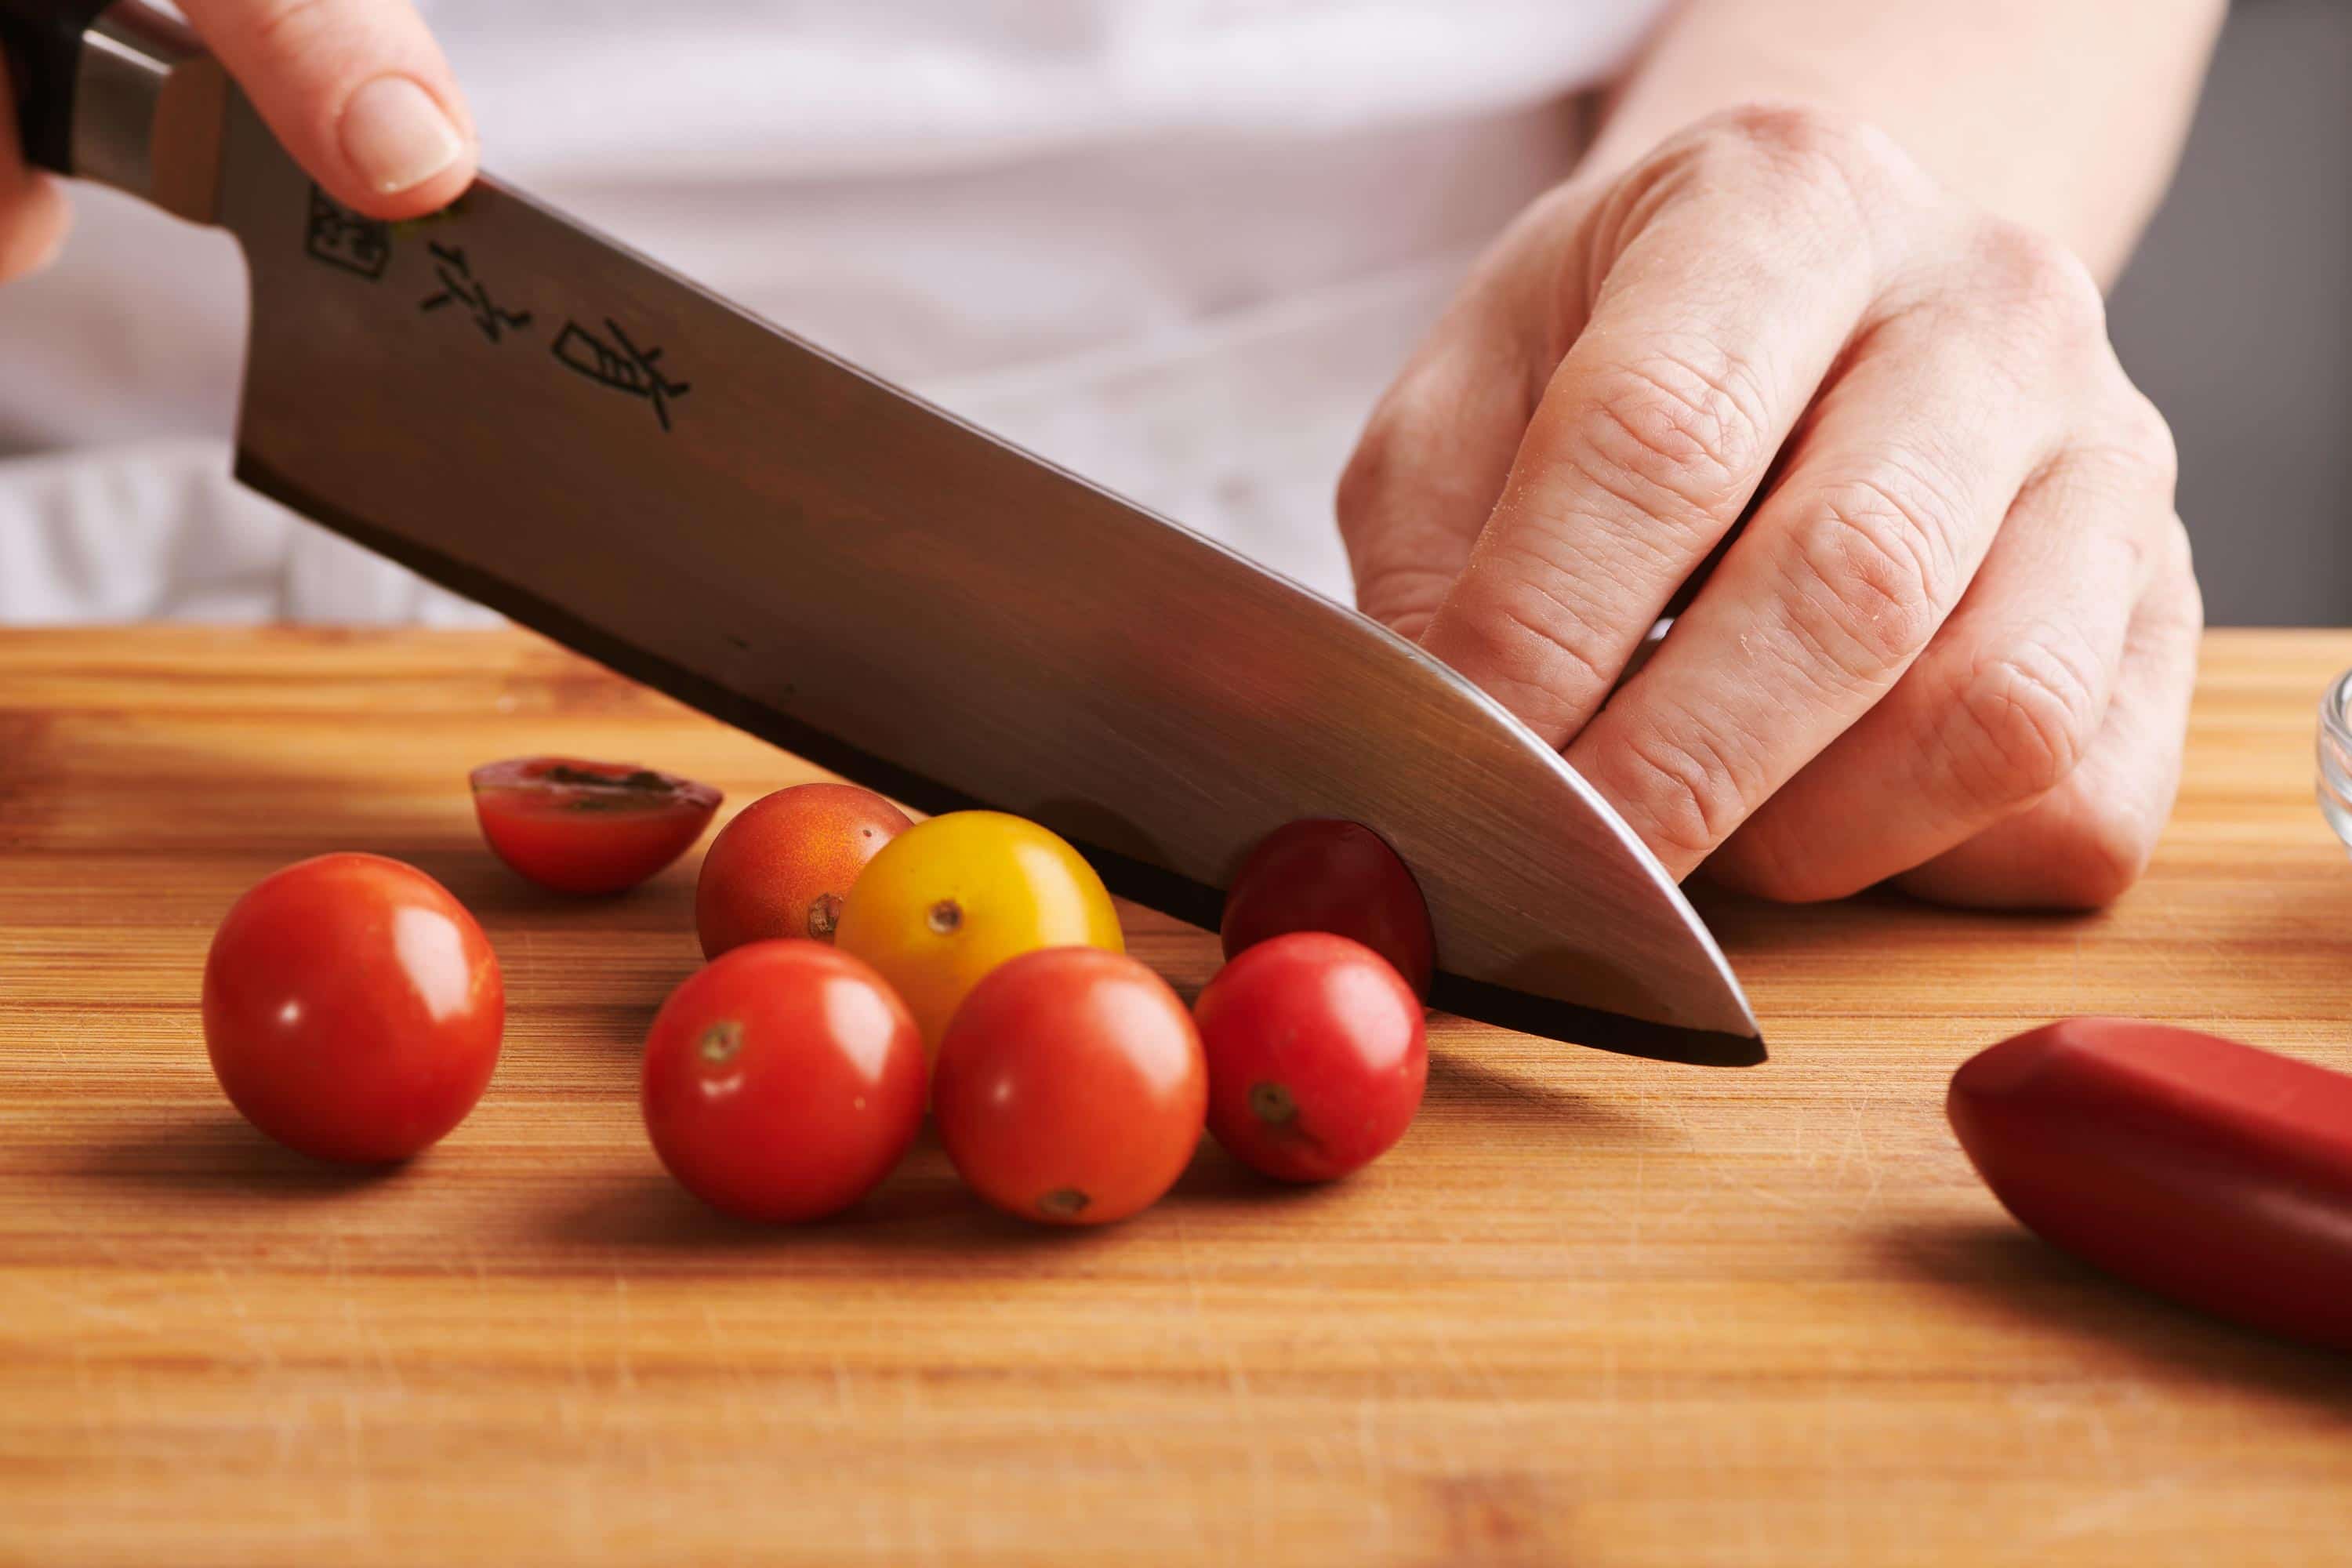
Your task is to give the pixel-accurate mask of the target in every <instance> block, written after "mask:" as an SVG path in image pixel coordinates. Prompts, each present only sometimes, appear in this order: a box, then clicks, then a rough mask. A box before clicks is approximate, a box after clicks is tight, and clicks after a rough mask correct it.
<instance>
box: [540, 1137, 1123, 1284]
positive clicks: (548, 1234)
mask: <svg viewBox="0 0 2352 1568" xmlns="http://www.w3.org/2000/svg"><path fill="white" fill-rule="evenodd" d="M1104 1234H1105V1232H1104V1231H1103V1230H1100V1229H1084V1228H1079V1229H1057V1228H1054V1227H1050V1226H1036V1225H1030V1224H1028V1223H1026V1222H1025V1221H1023V1220H1018V1219H1015V1218H1013V1216H1012V1215H1007V1214H1003V1213H1000V1212H998V1211H997V1210H995V1209H993V1208H991V1207H990V1206H989V1205H986V1204H984V1203H982V1201H981V1200H980V1199H979V1198H978V1197H975V1196H974V1195H973V1194H971V1193H970V1192H967V1191H966V1190H964V1188H963V1187H962V1186H961V1185H960V1184H958V1183H957V1182H956V1180H955V1178H954V1177H953V1176H952V1175H951V1174H949V1173H946V1172H945V1170H944V1163H943V1162H942V1169H941V1170H940V1171H938V1172H932V1171H929V1170H927V1169H924V1170H917V1171H914V1172H911V1173H910V1172H908V1171H905V1170H901V1171H900V1172H898V1173H896V1174H894V1175H893V1176H892V1177H891V1178H890V1179H889V1180H888V1181H887V1182H885V1183H884V1184H882V1185H881V1187H880V1188H879V1189H877V1191H875V1192H874V1193H872V1194H868V1195H867V1196H866V1198H865V1199H864V1200H863V1201H861V1202H859V1203H857V1204H856V1205H853V1206H852V1207H850V1208H849V1209H848V1210H847V1211H846V1212H845V1213H842V1214H838V1215H833V1216H832V1217H830V1218H827V1219H821V1220H815V1221H812V1222H809V1223H806V1224H801V1225H762V1224H759V1223H757V1222H754V1221H750V1220H740V1219H734V1218H730V1217H729V1216H728V1215H722V1214H719V1212H718V1211H716V1210H714V1209H712V1208H710V1207H709V1205H706V1204H704V1203H702V1202H701V1201H700V1200H699V1199H698V1198H696V1197H695V1196H694V1195H693V1194H690V1193H688V1191H687V1190H686V1189H685V1188H683V1187H681V1186H679V1185H678V1184H677V1183H676V1182H674V1181H672V1180H670V1178H669V1177H668V1176H667V1175H666V1174H664V1173H660V1172H650V1171H648V1172H639V1173H633V1174H631V1175H628V1176H624V1177H615V1178H614V1179H613V1180H611V1181H608V1182H605V1183H602V1184H598V1185H596V1186H594V1187H593V1188H590V1189H587V1190H584V1191H582V1192H579V1193H578V1194H575V1196H574V1199H573V1201H572V1202H569V1203H567V1204H566V1205H564V1206H563V1207H562V1208H560V1209H556V1210H553V1211H551V1213H549V1214H548V1215H546V1217H545V1219H544V1221H543V1223H542V1226H541V1230H540V1235H541V1237H543V1238H544V1239H546V1240H548V1241H551V1242H554V1243H557V1244H559V1245H562V1246H566V1247H589V1248H598V1249H604V1248H610V1249H613V1250H616V1251H621V1252H625V1253H629V1254H633V1255H635V1256H638V1257H641V1258H668V1259H673V1260H676V1261H679V1262H697V1263H699V1264H704V1265H707V1264H709V1262H710V1261H711V1260H712V1259H713V1258H735V1259H738V1260H742V1259H747V1258H777V1259H782V1258H793V1257H797V1258H803V1259H805V1260H807V1261H810V1262H816V1261H818V1260H819V1259H821V1258H823V1257H824V1256H825V1255H833V1256H840V1255H844V1254H847V1255H851V1256H853V1257H857V1258H871V1257H873V1256H874V1255H876V1254H878V1253H893V1252H898V1253H905V1254H907V1255H908V1257H910V1258H926V1259H936V1260H940V1261H941V1263H942V1267H943V1268H945V1269H947V1270H949V1271H952V1269H953V1268H956V1267H958V1264H957V1262H956V1260H958V1259H961V1260H962V1264H963V1265H965V1266H968V1265H969V1264H970V1263H971V1261H972V1260H973V1259H975V1258H985V1257H991V1256H1010V1255H1019V1254H1023V1253H1028V1252H1034V1251H1038V1250H1041V1249H1044V1248H1049V1247H1055V1248H1068V1247H1087V1246H1088V1245H1090V1244H1091V1243H1090V1240H1089V1238H1099V1237H1102V1236H1103V1235H1104Z"/></svg>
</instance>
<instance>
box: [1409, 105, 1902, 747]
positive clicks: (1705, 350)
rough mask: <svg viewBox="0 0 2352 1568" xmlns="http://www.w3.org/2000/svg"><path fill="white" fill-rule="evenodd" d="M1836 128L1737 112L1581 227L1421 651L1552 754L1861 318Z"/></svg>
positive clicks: (1747, 485)
mask: <svg viewBox="0 0 2352 1568" xmlns="http://www.w3.org/2000/svg"><path fill="white" fill-rule="evenodd" d="M1844 135H1845V133H1843V132H1838V131H1834V130H1832V129H1829V128H1826V127H1824V126H1822V125H1821V124H1820V123H1818V122H1817V121H1816V120H1815V119H1814V117H1812V116H1810V115H1807V114H1804V113H1801V112H1798V111H1793V110H1790V111H1779V110H1752V111H1747V112H1746V113H1744V114H1742V115H1740V116H1737V117H1734V118H1732V119H1729V120H1727V121H1718V122H1717V124H1716V125H1715V126H1713V127H1712V128H1710V129H1707V130H1703V131H1701V132H1696V133H1695V134H1694V136H1693V137H1692V138H1691V139H1690V141H1689V142H1687V143H1686V144H1685V145H1683V146H1681V147H1679V148H1669V149H1668V150H1667V151H1666V152H1664V153H1662V154H1661V155H1660V157H1659V159H1658V160H1656V161H1655V163H1654V165H1653V166H1652V167H1651V169H1650V170H1649V171H1648V172H1647V173H1646V174H1643V175H1641V176H1637V177H1636V178H1635V179H1634V180H1633V182H1631V183H1630V184H1627V185H1626V186H1625V187H1623V188H1622V190H1621V192H1620V194H1619V195H1617V196H1614V197H1612V198H1611V200H1610V201H1609V202H1608V203H1606V204H1604V205H1603V207H1602V208H1601V210H1600V211H1599V212H1598V213H1596V214H1595V215H1594V216H1592V217H1591V219H1590V220H1588V226H1590V227H1591V229H1592V230H1593V231H1594V237H1593V238H1592V240H1591V243H1592V244H1593V245H1594V246H1596V247H1600V248H1601V249H1602V250H1603V252H1604V254H1603V257H1602V260H1603V262H1604V263H1605V272H1604V274H1603V277H1602V280H1601V286H1600V289H1599V291H1598V295H1597V298H1596V299H1595V300H1594V301H1593V304H1592V308H1591V313H1590V316H1589V319H1588V320H1587V321H1585V322H1584V323H1583V326H1582V330H1581V331H1579V332H1578V333H1577V334H1576V337H1575V340H1574V342H1572V343H1571V344H1570V346H1569V347H1568V350H1567V352H1566V353H1565V355H1564V356H1563V357H1562V358H1561V360H1560V362H1559V368H1558V369H1557V370H1556V371H1555V372H1554V373H1553V374H1552V377H1551V380H1550V383H1549V386H1548V387H1547V388H1546V390H1545V392H1544V395H1543V398H1542V400H1541V402H1540V404H1539V405H1538V408H1537V410H1536V413H1535V416H1534V417H1533V419H1532V420H1531V421H1530V422H1529V423H1528V426H1527V429H1526V432H1525V434H1524V436H1523V437H1522V438H1521V440H1520V443H1519V447H1518V452H1517V458H1515V459H1514V461H1513V464H1512V467H1511V471H1510V476H1509V478H1508V479H1507V481H1506V482H1505V484H1504V487H1503V491H1502V496H1501V499H1500V500H1498V501H1497V502H1496V506H1495V508H1494V510H1493V511H1492V513H1491V514H1490V515H1489V516H1488V519H1487V521H1486V528H1485V530H1484V531H1483V532H1482V533H1481V534H1480V536H1479V538H1478V542H1477V543H1476V545H1475V548H1474V549H1473V551H1472V553H1471V557H1470V562H1469V564H1468V566H1467V567H1466V568H1465V570H1464V571H1463V573H1462V574H1461V576H1460V578H1459V579H1458V580H1457V581H1456V582H1455V584H1454V586H1453V588H1452V590H1451V591H1450V592H1449V593H1448V594H1447V595H1446V597H1445V599H1444V602H1443V603H1442V604H1441V605H1439V607H1438V609H1437V612H1436V614H1435V616H1434V617H1433V619H1432V621H1431V623H1430V626H1429V629H1428V632H1427V633H1426V635H1425V636H1424V637H1423V639H1422V640H1423V646H1424V647H1427V648H1428V649H1429V650H1430V652H1432V653H1433V654H1435V655H1436V656H1437V657H1438V658H1443V659H1444V660H1445V661H1446V662H1448V663H1449V664H1451V665H1453V666H1454V668H1456V669H1458V670H1460V671H1461V672H1462V673H1463V674H1464V675H1465V676H1467V677H1469V678H1470V679H1472V680H1474V681H1475V682H1477V683H1478V684H1479V685H1480V686H1482V687H1484V688H1485V689H1486V690H1487V691H1489V692H1491V693H1492V694H1493V695H1494V696H1495V697H1496V698H1497V699H1498V700H1500V701H1502V703H1503V704H1504V705H1505V706H1506V707H1507V708H1509V709H1511V710H1512V711H1514V712H1515V713H1517V715H1518V716H1519V717H1520V718H1521V719H1524V720H1525V721H1527V722H1528V724H1529V726H1531V727H1532V728H1533V729H1534V730H1535V731H1536V732H1537V733H1538V735H1541V736H1542V737H1543V738H1544V739H1545V740H1546V741H1548V742H1551V743H1552V744H1554V745H1559V744H1560V743H1562V742H1565V741H1566V740H1567V739H1568V738H1569V737H1570V736H1571V735H1573V734H1574V733H1575V732H1576V731H1578V730H1580V728H1582V727H1583V725H1584V723H1585V722H1586V721H1588V720H1590V719H1591V716H1592V715H1593V714H1594V713H1595V712H1596V711H1597V710H1599V709H1600V707H1601V703H1602V701H1603V700H1606V698H1607V697H1608V695H1609V692H1610V689H1611V688H1612V686H1613V685H1614V684H1615V682H1616V679H1617V677H1618V675H1619V673H1620V672H1621V671H1622V669H1623V668H1625V664H1626V661H1627V660H1628V659H1629V658H1632V657H1633V652H1634V650H1635V648H1636V647H1639V646H1640V644H1641V641H1642V639H1643V637H1644V636H1646V635H1647V633H1648V631H1649V628H1650V626H1652V624H1653V623H1654V621H1655V620H1656V619H1657V616H1658V615H1659V613H1660V611H1662V610H1663V609H1664V607H1665V605H1666V604H1667V603H1668V601H1669V600H1670V599H1671V598H1672V597H1673V595H1674V594H1675V590H1676V589H1677V588H1679V587H1680V586H1681V585H1682V584H1683V583H1684V581H1685V579H1687V578H1688V577H1689V576H1690V575H1691V574H1692V573H1694V572H1695V571H1696V570H1697V569H1698V567H1699V566H1700V564H1701V563H1703V562H1705V561H1706V558H1707V556H1708V555H1709V554H1710V553H1711V552H1713V551H1714V549H1715V548H1716V546H1717V544H1718V543H1720V542H1721V541H1722V540H1723V538H1724V536H1725V535H1726V534H1727V533H1728V532H1729V531H1730V530H1731V528H1732V526H1733V525H1734V524H1735V523H1736V522H1737V521H1738V518H1739V515H1740V513H1741V511H1742V510H1744V509H1745V508H1746V507H1747V505H1748V501H1749V500H1751V499H1752V498H1753V497H1754V496H1755V494H1756V492H1757V490H1758V489H1759V487H1760V486H1761V484H1762V483H1763V480H1764V477H1765V474H1766V472H1767V471H1768V469H1769V468H1770V465H1771V463H1772V460H1773V458H1774V456H1775V454H1776V453H1777V452H1778V451H1779V450H1780V447H1781V445H1782V443H1783V442H1785V441H1786V440H1787V439H1788V437H1789V435H1790V431H1791V430H1792V429H1793V428H1794V427H1795V426H1796V424H1797V421H1798V419H1799V417H1800V416H1801V414H1802V413H1803V411H1804V408H1805V406H1806V405H1807V403H1808V402H1809V401H1810V400H1811V396H1812V395H1813V392H1814V390H1815V389H1816V388H1817V387H1818V386H1819V385H1820V384H1822V380H1823V378H1824V377H1825V376H1826V375H1827V374H1828V373H1829V371H1830V369H1831V367H1832V364H1833V363H1835V361H1836V359H1837V357H1838V355H1839V354H1840V353H1841V352H1843V349H1844V348H1845V346H1846V344H1847V342H1849V340H1850V339H1851V337H1852V336H1853V332H1854V331H1855V329H1856V326H1857V324H1858V323H1859V322H1860V321H1862V320H1863V319H1864V315H1865V312H1866V311H1867V310H1868V309H1869V307H1870V303H1871V301H1872V300H1873V298H1874V295H1875V293H1876V291H1877V285H1878V279H1877V275H1876V274H1877V265H1876V261H1875V258H1874V257H1873V256H1872V254H1871V250H1870V247H1869V246H1868V245H1867V244H1864V243H1861V242H1860V237H1864V236H1865V234H1866V220H1865V218H1864V216H1863V215H1862V214H1860V213H1859V212H1858V210H1857V209H1856V207H1855V205H1854V199H1853V195H1852V190H1851V183H1850V182H1851V176H1849V175H1848V174H1845V173H1843V171H1842V170H1841V169H1840V168H1839V167H1838V164H1839V163H1842V162H1843V161H1844V160H1845V159H1846V156H1847V153H1846V151H1845V149H1844V147H1843V144H1842V143H1843V139H1844ZM1629 227H1630V228H1633V229H1634V230H1635V232H1634V233H1633V237H1631V238H1630V239H1626V240H1622V241H1619V240H1617V239H1616V238H1615V237H1614V236H1613V235H1612V230H1614V231H1617V232H1619V233H1622V231H1623V230H1625V229H1627V228H1629ZM1580 238H1581V237H1580ZM1619 245H1622V248H1621V249H1619V250H1618V252H1617V254H1615V255H1614V256H1613V257H1612V256H1608V255H1607V254H1606V251H1607V250H1608V249H1609V248H1611V247H1615V246H1619Z"/></svg>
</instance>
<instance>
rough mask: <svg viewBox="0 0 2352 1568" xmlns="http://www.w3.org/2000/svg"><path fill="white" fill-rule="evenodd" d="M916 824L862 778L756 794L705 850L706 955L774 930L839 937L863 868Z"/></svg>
mask: <svg viewBox="0 0 2352 1568" xmlns="http://www.w3.org/2000/svg"><path fill="white" fill-rule="evenodd" d="M911 826H914V824H912V823H910V822H908V820H907V814H906V813H905V812H903V811H900V810H899V809H898V807H897V806H895V805H891V804H890V803H889V802H888V801H887V800H884V799H883V798H882V797H881V796H880V795H876V794H875V793H874V792H873V791H872V790H865V789H859V788H858V787H856V785H855V784H794V785H793V787H792V788H790V789H780V790H778V791H776V793H775V794H773V795H762V796H761V798H759V799H758V800H755V801H753V802H752V803H751V805H747V806H745V807H744V808H743V809H742V811H741V812H740V814H738V815H737V816H736V818H735V820H734V821H732V822H730V823H729V824H728V825H727V826H724V827H722V828H720V829H719V837H716V838H714V839H712V840H711V841H710V847H709V849H708V850H706V851H705V852H704V853H703V857H702V873H701V877H700V879H699V880H698V881H697V882H696V883H695V885H694V925H695V930H696V931H698V932H699V933H700V935H701V937H702V955H703V956H704V957H705V958H716V957H718V956H719V954H720V953H722V952H726V951H727V950H728V949H730V948H734V947H740V946H742V945H743V944H744V943H745V942H762V941H766V940H767V939H769V938H772V937H806V938H808V939H809V940H811V941H813V942H831V941H832V940H833V928H834V927H835V925H836V924H838V923H839V922H840V920H841V905H842V900H845V899H846V898H848V897H849V889H850V886H851V884H853V883H855V882H856V880H857V873H858V872H860V871H863V870H864V869H866V862H867V861H868V860H871V859H872V858H874V855H875V852H876V851H877V850H878V849H880V848H881V847H882V846H884V845H885V844H887V843H889V842H890V840H892V839H893V838H896V837H898V835H899V834H901V833H903V832H905V831H906V830H907V829H908V828H909V827H911Z"/></svg>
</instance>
